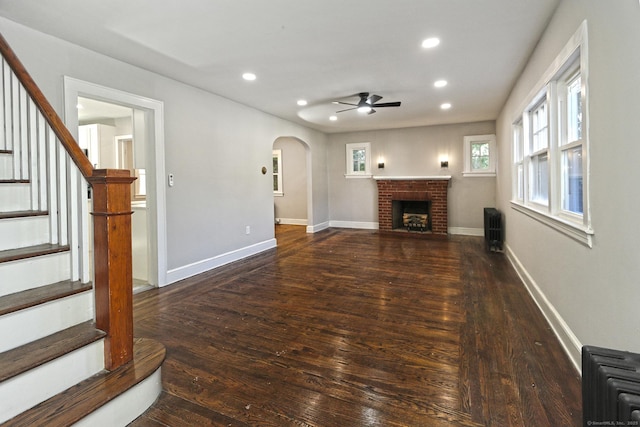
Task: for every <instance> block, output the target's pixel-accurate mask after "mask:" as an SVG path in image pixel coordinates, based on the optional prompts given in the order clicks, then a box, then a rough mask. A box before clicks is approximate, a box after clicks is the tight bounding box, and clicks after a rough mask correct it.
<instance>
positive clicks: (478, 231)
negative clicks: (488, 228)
mask: <svg viewBox="0 0 640 427" xmlns="http://www.w3.org/2000/svg"><path fill="white" fill-rule="evenodd" d="M449 234H460V235H463V236H484V228H469V227H449Z"/></svg>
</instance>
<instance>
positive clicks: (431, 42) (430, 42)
mask: <svg viewBox="0 0 640 427" xmlns="http://www.w3.org/2000/svg"><path fill="white" fill-rule="evenodd" d="M439 44H440V39H439V38H437V37H430V38H428V39H425V40H423V41H422V47H423V48H425V49H431V48H432V47H436V46H438V45H439Z"/></svg>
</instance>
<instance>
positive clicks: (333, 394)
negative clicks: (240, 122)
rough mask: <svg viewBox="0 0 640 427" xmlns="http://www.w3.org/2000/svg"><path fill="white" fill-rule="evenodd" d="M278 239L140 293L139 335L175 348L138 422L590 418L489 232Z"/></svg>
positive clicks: (573, 378)
mask: <svg viewBox="0 0 640 427" xmlns="http://www.w3.org/2000/svg"><path fill="white" fill-rule="evenodd" d="M276 237H277V241H278V247H277V248H276V249H273V250H270V251H266V252H264V253H262V254H259V255H256V256H253V257H250V258H248V259H245V260H242V261H240V262H237V263H232V264H230V265H227V266H224V267H221V268H218V269H216V270H213V271H210V272H207V273H204V274H202V275H199V276H196V277H193V278H190V279H187V280H185V281H183V282H181V283H179V284H174V285H172V286H169V287H167V288H163V289H157V290H151V291H147V292H144V293H140V294H137V295H135V296H134V318H135V335H136V336H144V337H149V338H153V339H156V340H158V341H160V342H162V343H163V344H164V345H165V346H166V348H167V357H166V361H165V364H164V365H163V387H164V392H163V394H162V396H161V397H160V399H159V400H158V402H157V403H156V404H155V405H154V406H153V407H152V408H151V409H150V410H149V411H148V412H147V413H146V414H145V415H144V417H142V418H141V419H139V420H137V421H136V422H134V424H133V425H134V426H144V425H155V424H144V423H145V422H147V423H151V422H153V423H156V422H157V423H160V425H176V426H180V425H220V426H225V425H233V426H236V425H238V426H249V425H250V426H286V425H292V426H294V425H295V426H361V425H362V426H364V425H371V426H438V425H443V426H445V425H446V426H451V425H459V426H484V425H496V426H498V425H499V426H509V425H512V426H524V425H575V426H577V425H579V424H580V422H581V389H580V378H579V375H578V373H577V372H575V370H574V368H573V367H572V366H571V363H570V362H569V360H568V358H567V357H566V355H565V354H564V353H563V351H562V348H561V347H560V345H559V343H558V342H557V340H556V339H555V337H554V336H553V334H552V331H551V330H550V328H549V327H548V325H547V323H546V321H545V319H544V317H543V316H542V315H541V313H540V312H539V311H538V310H537V307H536V305H535V303H534V302H533V301H532V300H531V298H530V297H529V295H528V293H527V291H526V289H525V288H524V286H523V285H522V283H521V282H520V280H519V278H518V277H517V275H516V274H515V272H514V271H513V269H512V268H511V266H510V265H509V263H508V261H507V260H506V259H505V257H504V255H503V254H499V253H491V252H487V251H486V249H485V248H484V241H483V240H482V239H481V238H476V237H463V236H454V237H451V238H449V239H430V238H428V236H410V237H407V236H406V235H404V236H400V235H395V234H394V233H378V232H375V231H371V230H345V229H329V230H324V231H322V232H319V233H316V234H313V235H311V234H307V233H305V231H304V227H296V226H277V227H276ZM189 423H191V424H189Z"/></svg>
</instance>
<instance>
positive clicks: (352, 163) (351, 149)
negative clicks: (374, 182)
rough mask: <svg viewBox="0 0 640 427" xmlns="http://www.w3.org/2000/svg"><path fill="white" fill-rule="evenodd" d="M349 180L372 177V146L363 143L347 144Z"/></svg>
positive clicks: (347, 173) (347, 174)
mask: <svg viewBox="0 0 640 427" xmlns="http://www.w3.org/2000/svg"><path fill="white" fill-rule="evenodd" d="M346 159H347V172H346V174H345V176H346V177H347V178H356V177H358V178H367V177H370V176H371V144H370V143H368V142H361V143H355V144H347V152H346Z"/></svg>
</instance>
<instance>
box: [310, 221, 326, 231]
mask: <svg viewBox="0 0 640 427" xmlns="http://www.w3.org/2000/svg"><path fill="white" fill-rule="evenodd" d="M327 228H329V221H325V222H321V223H320V224H316V225H307V233H317V232H318V231H322V230H326V229H327Z"/></svg>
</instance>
